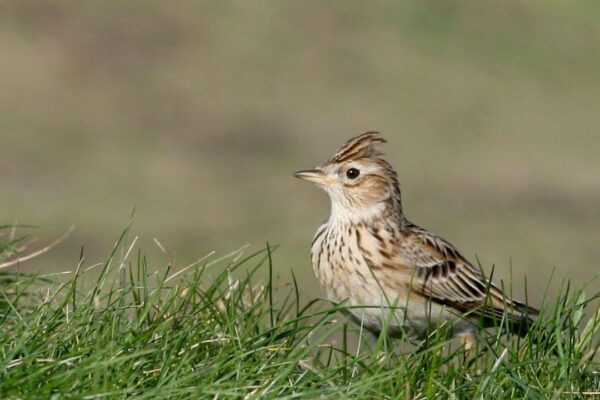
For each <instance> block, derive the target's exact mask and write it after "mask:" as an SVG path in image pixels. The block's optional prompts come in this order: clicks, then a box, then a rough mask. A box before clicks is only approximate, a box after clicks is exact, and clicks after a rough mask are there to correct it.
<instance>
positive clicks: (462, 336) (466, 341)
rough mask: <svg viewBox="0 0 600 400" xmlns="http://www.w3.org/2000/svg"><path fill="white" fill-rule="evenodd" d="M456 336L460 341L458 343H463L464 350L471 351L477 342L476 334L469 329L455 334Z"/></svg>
mask: <svg viewBox="0 0 600 400" xmlns="http://www.w3.org/2000/svg"><path fill="white" fill-rule="evenodd" d="M456 337H457V338H458V340H459V341H460V344H461V345H463V347H464V349H465V351H466V352H469V351H471V350H472V349H473V347H475V344H476V343H477V335H476V334H475V332H474V331H471V330H466V331H463V332H460V333H458V334H456Z"/></svg>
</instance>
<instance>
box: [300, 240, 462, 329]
mask: <svg viewBox="0 0 600 400" xmlns="http://www.w3.org/2000/svg"><path fill="white" fill-rule="evenodd" d="M338 231H340V230H338ZM341 231H343V230H341ZM341 243H343V245H340V244H341ZM355 243H356V241H355V240H353V238H352V237H344V238H343V239H342V238H340V237H338V236H335V235H331V234H330V233H329V232H328V231H325V233H324V234H323V235H321V236H318V237H317V240H315V242H314V243H313V248H312V262H313V268H314V272H315V275H316V276H317V278H318V280H319V282H320V284H321V286H322V287H323V288H324V289H325V292H326V293H327V297H328V298H329V299H330V300H332V301H335V302H344V305H345V306H347V307H349V309H348V310H347V314H349V315H350V316H351V317H352V319H353V320H354V322H356V323H357V324H359V325H362V326H364V327H365V328H366V329H369V330H371V331H374V332H380V331H381V330H382V329H383V328H384V326H385V327H387V328H388V329H389V332H390V333H392V334H394V333H398V334H399V333H400V331H404V332H405V333H407V334H408V335H410V336H415V337H423V336H425V335H426V334H427V332H428V331H429V330H430V328H432V327H437V326H440V325H441V324H444V323H451V324H452V326H454V325H455V324H456V322H457V321H459V318H460V317H459V316H457V315H456V314H453V313H452V312H451V311H450V310H449V309H447V308H446V307H445V306H443V305H440V304H438V303H435V302H432V301H430V300H428V299H427V298H425V297H423V296H420V295H416V294H414V293H411V290H410V288H409V287H408V286H403V285H399V284H398V283H397V282H396V283H395V282H390V278H389V277H387V276H381V275H379V276H378V274H377V271H376V270H371V268H370V267H369V265H368V264H367V262H366V260H365V259H364V258H363V257H362V255H361V252H360V249H358V247H357V246H356V244H355Z"/></svg>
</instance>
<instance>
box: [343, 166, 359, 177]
mask: <svg viewBox="0 0 600 400" xmlns="http://www.w3.org/2000/svg"><path fill="white" fill-rule="evenodd" d="M358 175H360V171H359V170H357V169H356V168H350V169H349V170H348V171H346V176H347V177H348V179H356V177H357V176H358Z"/></svg>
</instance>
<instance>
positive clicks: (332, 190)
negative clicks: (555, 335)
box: [295, 132, 537, 345]
mask: <svg viewBox="0 0 600 400" xmlns="http://www.w3.org/2000/svg"><path fill="white" fill-rule="evenodd" d="M381 143H385V139H383V138H382V137H381V135H380V134H379V133H377V132H366V133H363V134H362V135H359V136H356V137H354V138H352V139H350V140H348V141H347V142H346V143H344V144H343V145H342V147H341V148H340V149H339V150H338V151H337V152H336V153H335V154H334V155H333V156H332V157H330V158H329V159H328V160H327V161H326V162H325V163H323V164H322V165H320V166H319V167H317V168H315V169H312V170H305V171H299V172H297V173H296V174H295V176H296V177H298V178H301V179H304V180H307V181H311V182H313V183H316V184H317V185H318V186H320V187H321V188H323V189H324V190H325V191H326V192H327V193H328V195H329V197H330V200H331V214H330V217H329V219H328V220H327V221H326V222H325V223H324V224H323V225H321V226H320V227H319V229H318V230H317V233H316V234H315V237H314V239H313V243H312V249H311V255H312V262H313V268H314V271H315V274H316V275H317V278H318V279H319V281H320V282H321V284H322V285H323V287H324V288H325V291H326V292H327V295H328V297H329V298H330V299H331V300H334V301H346V302H347V304H348V305H350V306H353V308H352V309H351V311H350V314H351V317H352V318H353V319H354V320H355V321H357V322H359V323H361V324H362V325H364V326H365V327H366V328H367V329H369V330H371V331H374V332H380V331H381V329H382V324H383V323H384V321H385V320H387V319H388V318H389V316H390V312H392V317H393V318H392V320H391V322H390V327H389V328H390V333H392V334H399V333H400V331H404V332H406V333H408V334H409V335H411V336H414V337H424V336H425V335H426V334H427V332H428V331H429V329H430V328H432V327H437V326H440V325H442V324H450V326H451V332H452V333H453V334H454V335H455V336H460V337H461V338H462V339H463V340H464V341H465V342H466V343H467V344H468V345H470V344H472V342H473V341H474V340H475V332H476V330H477V329H478V328H481V327H486V326H490V325H493V324H499V323H500V321H501V319H502V318H506V319H508V321H509V324H508V326H509V327H510V329H512V330H513V331H515V332H517V333H519V334H524V333H525V332H526V331H527V329H528V327H529V326H530V324H531V322H532V321H533V318H534V317H535V316H536V315H537V310H535V309H533V308H531V307H528V306H527V305H525V304H523V303H521V302H518V301H516V300H512V299H509V298H507V297H506V296H505V295H504V294H503V293H502V291H501V290H500V288H498V287H497V286H496V285H494V284H493V283H492V282H490V281H489V280H487V279H486V278H485V277H484V276H483V275H482V273H481V272H480V271H479V270H478V269H477V268H475V267H474V266H473V265H472V264H471V263H470V262H469V261H467V260H466V259H465V258H464V257H463V256H462V255H461V254H460V253H459V252H458V250H457V249H456V248H455V247H454V246H452V245H451V244H450V243H448V242H446V241H445V240H443V239H442V238H440V237H438V236H436V235H434V234H432V233H430V232H428V231H427V230H425V229H423V228H420V227H418V226H417V225H414V224H413V223H411V222H410V221H408V220H407V219H406V217H405V216H404V212H403V210H402V201H401V196H400V186H399V183H398V176H397V174H396V172H395V171H394V169H393V168H392V166H391V165H390V164H389V163H388V162H387V161H385V160H384V159H383V158H382V156H383V154H382V153H381V152H380V150H379V149H378V145H379V144H381ZM354 306H356V308H354ZM361 306H362V307H361ZM390 310H391V311H390ZM494 320H496V321H495V322H494Z"/></svg>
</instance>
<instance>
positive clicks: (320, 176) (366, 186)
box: [294, 132, 402, 222]
mask: <svg viewBox="0 0 600 400" xmlns="http://www.w3.org/2000/svg"><path fill="white" fill-rule="evenodd" d="M381 143H385V139H383V138H382V137H381V135H380V134H379V133H378V132H366V133H363V134H362V135H359V136H356V137H353V138H352V139H350V140H348V141H347V142H346V143H344V144H343V145H342V147H341V148H340V149H339V150H338V151H337V152H336V153H335V154H334V155H333V156H332V157H330V158H329V159H328V160H327V161H325V162H324V163H323V164H321V165H319V166H318V167H316V168H314V169H309V170H303V171H298V172H296V173H295V174H294V176H295V177H297V178H300V179H303V180H306V181H309V182H313V183H315V184H317V185H318V186H319V187H321V188H322V189H324V190H325V191H326V192H327V194H328V195H329V198H330V199H331V211H332V217H334V218H342V219H347V220H351V221H354V222H359V221H364V220H368V219H371V218H373V217H377V216H379V215H381V214H383V213H387V212H395V213H397V214H398V215H399V216H401V215H402V208H401V203H400V189H399V185H398V176H397V175H396V172H395V171H394V169H393V168H392V166H391V165H390V164H389V163H388V162H387V161H385V160H384V159H383V158H382V157H381V156H382V155H383V154H382V153H381V152H380V150H379V149H378V145H380V144H381Z"/></svg>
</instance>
